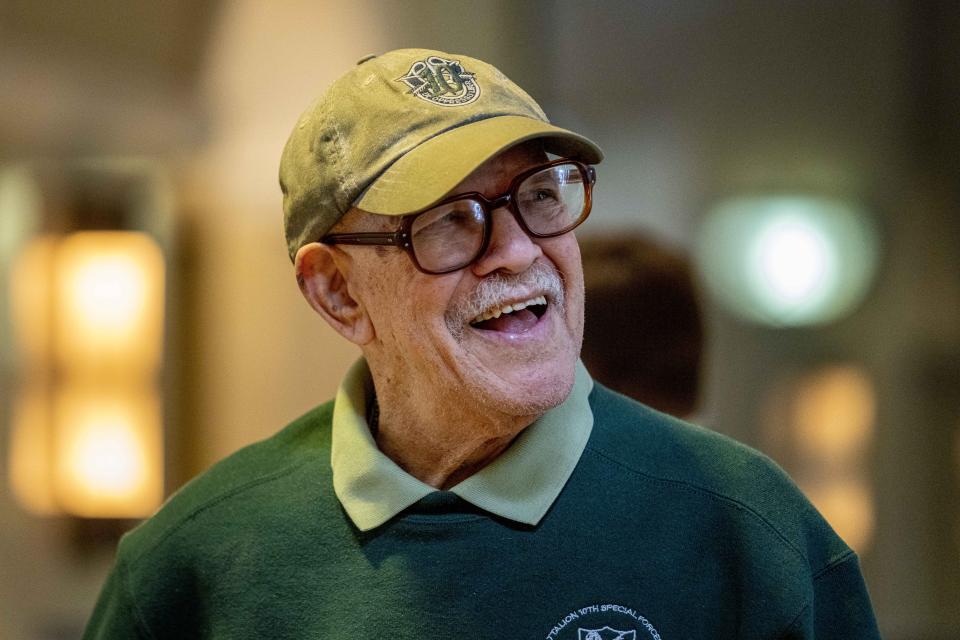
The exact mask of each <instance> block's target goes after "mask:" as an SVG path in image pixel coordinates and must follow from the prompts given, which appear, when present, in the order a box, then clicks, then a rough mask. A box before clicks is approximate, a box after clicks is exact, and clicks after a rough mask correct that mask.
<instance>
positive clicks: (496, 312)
mask: <svg viewBox="0 0 960 640" xmlns="http://www.w3.org/2000/svg"><path fill="white" fill-rule="evenodd" d="M545 304H547V298H546V296H537V297H536V298H530V299H529V300H525V301H523V302H514V303H513V304H508V305H504V306H502V307H498V308H497V309H491V310H490V311H487V312H485V313H481V314H480V315H478V316H477V317H476V318H474V319H473V320H471V321H470V324H476V323H478V322H483V321H484V320H490V319H491V318H499V317H500V316H502V315H503V314H505V313H513V312H514V311H520V310H521V309H526V308H527V307H532V306H535V305H545Z"/></svg>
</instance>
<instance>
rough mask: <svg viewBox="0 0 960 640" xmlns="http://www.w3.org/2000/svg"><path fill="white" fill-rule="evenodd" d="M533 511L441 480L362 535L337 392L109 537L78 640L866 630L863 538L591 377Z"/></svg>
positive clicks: (731, 450) (758, 463) (696, 635)
mask: <svg viewBox="0 0 960 640" xmlns="http://www.w3.org/2000/svg"><path fill="white" fill-rule="evenodd" d="M590 405H591V408H592V410H593V414H594V426H593V432H592V434H591V436H590V440H589V441H588V443H587V446H586V449H585V450H584V452H583V455H582V456H581V458H580V461H579V463H578V464H577V467H576V469H575V470H574V472H573V474H572V476H571V477H570V479H569V481H568V482H567V484H566V486H565V487H564V489H563V491H562V492H561V493H560V495H559V497H558V498H557V500H556V502H555V503H554V504H553V506H552V507H551V509H550V510H549V511H548V512H547V514H546V515H545V516H544V517H543V519H542V520H541V521H540V522H539V523H538V524H537V525H535V526H531V525H524V524H518V523H516V522H513V521H510V520H506V519H503V518H500V517H497V516H492V515H490V514H488V513H485V512H483V511H481V510H480V509H478V508H476V507H474V506H472V505H470V504H468V503H467V502H465V501H463V500H462V499H460V498H459V497H457V496H455V495H454V494H452V493H449V492H443V491H437V492H435V493H433V494H430V495H428V496H427V497H426V498H424V499H422V500H421V501H419V502H418V503H417V504H415V505H413V507H411V508H409V509H407V510H405V511H403V512H401V513H400V514H398V515H397V516H396V517H394V518H393V519H391V520H389V521H388V522H387V523H386V524H384V525H382V526H380V527H377V528H375V529H373V530H371V531H368V532H360V531H359V530H358V529H356V528H355V527H354V526H353V524H352V523H351V521H350V519H349V518H348V517H347V515H346V514H345V513H344V511H343V509H342V507H341V505H340V503H339V502H338V501H337V498H336V496H335V495H334V492H333V487H332V482H331V470H330V423H331V410H332V403H327V404H325V405H322V406H320V407H318V408H317V409H315V410H313V411H312V412H310V413H308V414H307V415H305V416H303V417H302V418H300V419H299V420H297V421H296V422H294V423H293V424H291V425H290V426H288V427H287V428H286V429H284V430H283V431H281V432H280V433H279V434H277V435H276V436H274V437H273V438H270V439H269V440H266V441H264V442H261V443H258V444H256V445H253V446H251V447H248V448H246V449H243V450H241V451H240V452H238V453H236V454H235V455H233V456H231V457H230V458H228V459H226V460H224V461H223V462H221V463H220V464H218V465H216V466H215V467H214V468H213V469H211V470H210V471H209V472H207V473H206V474H204V475H203V476H201V477H199V478H198V479H196V480H194V481H193V482H191V483H190V484H189V485H187V486H186V487H185V488H184V489H183V490H181V491H180V492H179V493H178V494H177V495H175V496H174V497H173V498H172V499H171V500H170V501H169V502H168V503H167V504H166V505H165V506H164V507H163V509H161V511H160V512H159V513H158V514H157V515H155V516H154V517H153V518H151V519H150V520H149V521H147V522H145V523H144V524H143V525H141V526H140V527H138V528H137V529H135V530H134V531H132V532H131V533H129V534H128V535H126V536H125V537H124V538H123V540H122V541H121V544H120V548H119V552H118V557H117V563H116V566H115V568H114V570H113V572H112V574H111V576H110V578H109V580H108V582H107V584H106V586H105V587H104V590H103V593H102V594H101V597H100V600H99V602H98V604H97V608H96V610H95V611H94V613H93V617H92V619H91V620H90V623H89V625H88V627H87V630H86V634H85V638H88V639H93V638H158V639H159V638H208V637H210V638H344V639H346V638H350V639H354V638H391V639H394V638H395V639H408V638H409V639H414V638H416V639H429V640H433V639H453V638H469V639H479V638H498V639H527V638H531V639H547V640H565V639H575V640H610V639H613V638H620V639H621V640H639V639H650V638H654V639H656V638H662V639H663V640H679V639H718V638H724V639H726V638H785V639H786V638H819V639H821V640H822V639H826V638H835V639H837V640H840V639H843V640H857V639H860V638H878V637H879V635H878V633H877V629H876V624H875V622H874V617H873V613H872V610H871V607H870V601H869V598H868V596H867V592H866V589H865V586H864V583H863V579H862V577H861V575H860V569H859V566H858V562H857V558H856V556H855V555H854V553H853V552H852V551H851V550H850V549H849V548H848V547H847V546H846V545H845V544H844V543H843V542H842V541H841V540H840V539H839V538H838V537H837V536H836V534H835V533H833V531H832V530H831V529H830V527H829V526H828V525H827V524H826V523H825V522H824V521H823V519H822V518H821V517H820V515H819V514H817V512H816V511H815V510H814V509H813V507H811V506H810V504H809V503H808V502H807V501H806V500H805V499H804V498H803V496H802V495H801V494H800V492H799V491H798V490H797V489H796V487H795V486H794V485H793V483H792V482H791V481H790V480H789V479H788V478H787V477H786V476H785V475H784V473H783V472H782V471H780V470H779V469H778V468H777V467H776V466H775V465H774V464H773V463H772V462H770V461H769V460H768V459H767V458H765V457H764V456H762V455H760V454H758V453H757V452H755V451H753V450H751V449H749V448H747V447H744V446H742V445H740V444H737V443H735V442H733V441H731V440H729V439H728V438H725V437H723V436H720V435H718V434H715V433H713V432H710V431H707V430H704V429H700V428H697V427H693V426H690V425H687V424H684V423H682V422H679V421H676V420H673V419H672V418H669V417H667V416H664V415H662V414H659V413H656V412H654V411H652V410H651V409H648V408H646V407H644V406H642V405H639V404H637V403H634V402H632V401H631V400H628V399H626V398H624V397H622V396H619V395H617V394H615V393H613V392H611V391H609V390H607V389H605V388H603V387H602V386H600V385H596V386H595V388H594V390H593V392H592V393H591V395H590Z"/></svg>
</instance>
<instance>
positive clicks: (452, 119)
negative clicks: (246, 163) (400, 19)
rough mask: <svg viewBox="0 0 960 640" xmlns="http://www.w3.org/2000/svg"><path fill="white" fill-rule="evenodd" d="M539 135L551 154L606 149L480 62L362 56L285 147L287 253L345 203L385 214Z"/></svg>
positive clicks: (430, 199)
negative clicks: (559, 123)
mask: <svg viewBox="0 0 960 640" xmlns="http://www.w3.org/2000/svg"><path fill="white" fill-rule="evenodd" d="M534 138H538V139H542V140H543V141H544V149H545V150H546V151H547V152H549V153H553V154H556V155H558V156H563V157H567V158H573V159H576V160H581V161H583V162H586V163H589V164H596V163H598V162H600V161H601V160H602V159H603V153H602V152H601V151H600V148H599V147H598V146H597V145H596V144H594V143H593V142H591V141H590V140H588V139H587V138H584V137H583V136H580V135H577V134H576V133H573V132H571V131H567V130H565V129H561V128H559V127H555V126H553V125H552V124H550V122H549V120H547V116H546V115H545V114H544V113H543V110H542V109H541V108H540V106H539V105H538V104H537V103H536V102H535V101H534V100H533V98H531V97H530V96H529V95H527V93H526V92H524V91H523V89H521V88H520V87H518V86H517V85H515V84H514V83H513V82H511V81H510V80H509V79H508V78H507V77H506V76H504V75H503V74H502V73H500V71H498V70H497V69H495V68H494V67H492V66H491V65H489V64H487V63H485V62H482V61H480V60H476V59H474V58H470V57H467V56H464V55H459V54H451V53H444V52H442V51H429V50H426V49H399V50H396V51H391V52H389V53H386V54H383V55H381V56H367V57H366V58H363V59H361V60H360V61H359V62H358V63H357V66H356V67H354V68H353V69H351V70H350V71H349V72H348V73H346V74H345V75H344V76H342V77H341V78H340V79H339V80H337V81H335V82H334V83H333V85H331V87H330V88H329V89H328V90H327V92H326V93H325V94H324V95H322V96H321V97H320V98H318V99H317V100H315V101H314V102H313V104H311V105H310V106H309V107H308V108H307V110H306V111H305V112H304V113H303V114H302V115H301V116H300V119H299V121H298V122H297V125H296V127H294V129H293V133H291V134H290V138H289V139H288V140H287V144H286V146H285V147H284V150H283V155H282V157H281V159H280V188H281V190H282V191H283V213H284V217H283V223H284V232H285V234H286V240H287V249H288V251H289V253H290V258H291V260H292V259H293V257H294V256H295V255H296V253H297V250H298V249H299V248H300V247H301V246H302V245H304V244H306V243H308V242H314V241H317V240H319V239H320V238H321V237H322V236H323V235H324V234H325V233H327V231H328V230H329V229H330V228H331V227H332V226H333V225H334V224H336V222H337V220H339V219H340V218H341V217H342V216H343V215H344V214H345V213H346V212H347V211H349V210H350V209H351V208H352V207H357V208H359V209H362V210H364V211H367V212H370V213H377V214H382V215H389V216H399V215H405V214H408V213H414V212H416V211H419V210H421V209H425V208H427V207H429V206H430V205H432V204H434V203H436V202H437V201H439V200H440V199H442V198H443V197H444V196H446V195H447V194H448V193H449V192H450V190H451V189H453V188H454V187H455V186H456V185H457V184H458V183H459V182H461V181H462V180H463V179H464V178H466V177H467V176H468V175H470V173H472V172H473V170H474V169H476V168H477V167H478V166H480V165H481V164H483V163H484V162H485V161H486V160H488V159H490V158H491V157H493V156H495V155H497V154H498V153H499V152H501V151H503V150H504V149H507V148H509V147H511V146H513V145H515V144H517V143H520V142H523V141H526V140H531V139H534Z"/></svg>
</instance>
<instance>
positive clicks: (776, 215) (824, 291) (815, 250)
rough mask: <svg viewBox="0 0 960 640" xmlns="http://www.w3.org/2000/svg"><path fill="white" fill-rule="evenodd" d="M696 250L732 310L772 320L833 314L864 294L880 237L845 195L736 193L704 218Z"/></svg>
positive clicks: (790, 321) (795, 321)
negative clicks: (842, 198)
mask: <svg viewBox="0 0 960 640" xmlns="http://www.w3.org/2000/svg"><path fill="white" fill-rule="evenodd" d="M697 258H698V263H699V265H700V270H701V272H702V274H703V278H704V281H705V282H706V285H707V288H708V289H709V291H710V292H711V293H712V294H713V295H714V296H715V297H716V298H717V299H718V300H719V301H720V302H721V303H722V304H723V305H724V306H726V307H727V308H728V309H729V310H731V311H732V312H734V313H736V314H737V315H739V316H741V317H743V318H746V319H748V320H751V321H755V322H760V323H764V324H773V325H807V324H819V323H825V322H830V321H832V320H836V319H838V318H840V317H842V316H843V315H844V314H846V313H848V312H850V311H851V310H852V309H853V308H854V307H855V306H856V305H857V304H859V303H860V301H861V300H862V299H863V297H864V295H865V294H866V292H867V289H868V287H869V285H870V282H871V280H872V277H873V274H874V272H875V270H876V266H877V259H878V237H877V233H876V231H875V229H874V227H873V225H872V223H871V222H870V219H869V218H868V216H866V215H865V213H864V212H863V211H861V210H859V209H858V208H856V207H854V206H852V205H849V204H847V203H844V202H841V201H837V200H831V199H827V198H819V197H810V196H771V197H759V196H758V197H743V198H734V199H731V200H727V201H724V202H722V203H720V204H719V205H718V206H717V207H715V208H714V209H713V210H711V211H710V212H709V214H708V216H707V218H706V219H705V220H704V224H703V226H702V228H701V233H700V237H699V239H698V245H697Z"/></svg>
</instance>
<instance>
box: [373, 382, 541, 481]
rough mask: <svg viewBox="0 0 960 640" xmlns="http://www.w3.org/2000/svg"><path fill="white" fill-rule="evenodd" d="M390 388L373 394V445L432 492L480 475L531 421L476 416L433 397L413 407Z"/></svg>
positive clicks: (470, 410) (474, 410) (465, 407)
mask: <svg viewBox="0 0 960 640" xmlns="http://www.w3.org/2000/svg"><path fill="white" fill-rule="evenodd" d="M374 385H375V386H376V376H374ZM381 389H382V392H381V391H380V390H381ZM390 389H391V387H390V386H387V385H384V386H381V387H380V389H378V393H377V401H378V403H379V412H378V416H377V418H378V423H377V427H376V430H375V439H376V442H377V447H378V448H379V449H380V451H382V452H383V453H384V455H386V456H387V457H389V458H390V459H392V460H393V461H394V462H396V463H397V465H399V466H400V468H402V469H403V470H404V471H406V472H407V473H409V474H410V475H412V476H413V477H415V478H417V479H418V480H420V481H421V482H424V483H425V484H428V485H430V486H432V487H436V488H438V489H447V488H449V487H452V486H454V485H456V484H457V483H459V482H460V481H462V480H465V479H466V478H468V477H470V476H471V475H473V474H474V473H476V472H478V471H480V470H481V469H482V468H484V467H485V466H487V465H488V464H489V463H490V462H492V461H493V460H494V459H496V457H497V456H499V455H500V454H501V453H503V451H504V450H506V448H507V447H508V446H510V443H511V442H513V440H514V438H516V437H517V435H518V434H519V433H520V432H521V431H523V430H524V429H525V428H526V427H527V426H528V425H530V424H531V423H532V422H533V421H534V420H535V419H536V416H523V417H513V416H506V415H503V414H497V415H490V414H489V413H481V412H480V411H479V408H477V407H473V406H470V405H469V403H464V402H462V401H459V402H458V401H456V400H453V399H451V400H449V401H444V400H443V399H441V398H438V397H431V398H423V397H418V398H417V401H416V403H414V402H413V399H412V395H411V394H407V393H403V392H400V393H397V392H396V391H394V392H393V393H391V390H390Z"/></svg>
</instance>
